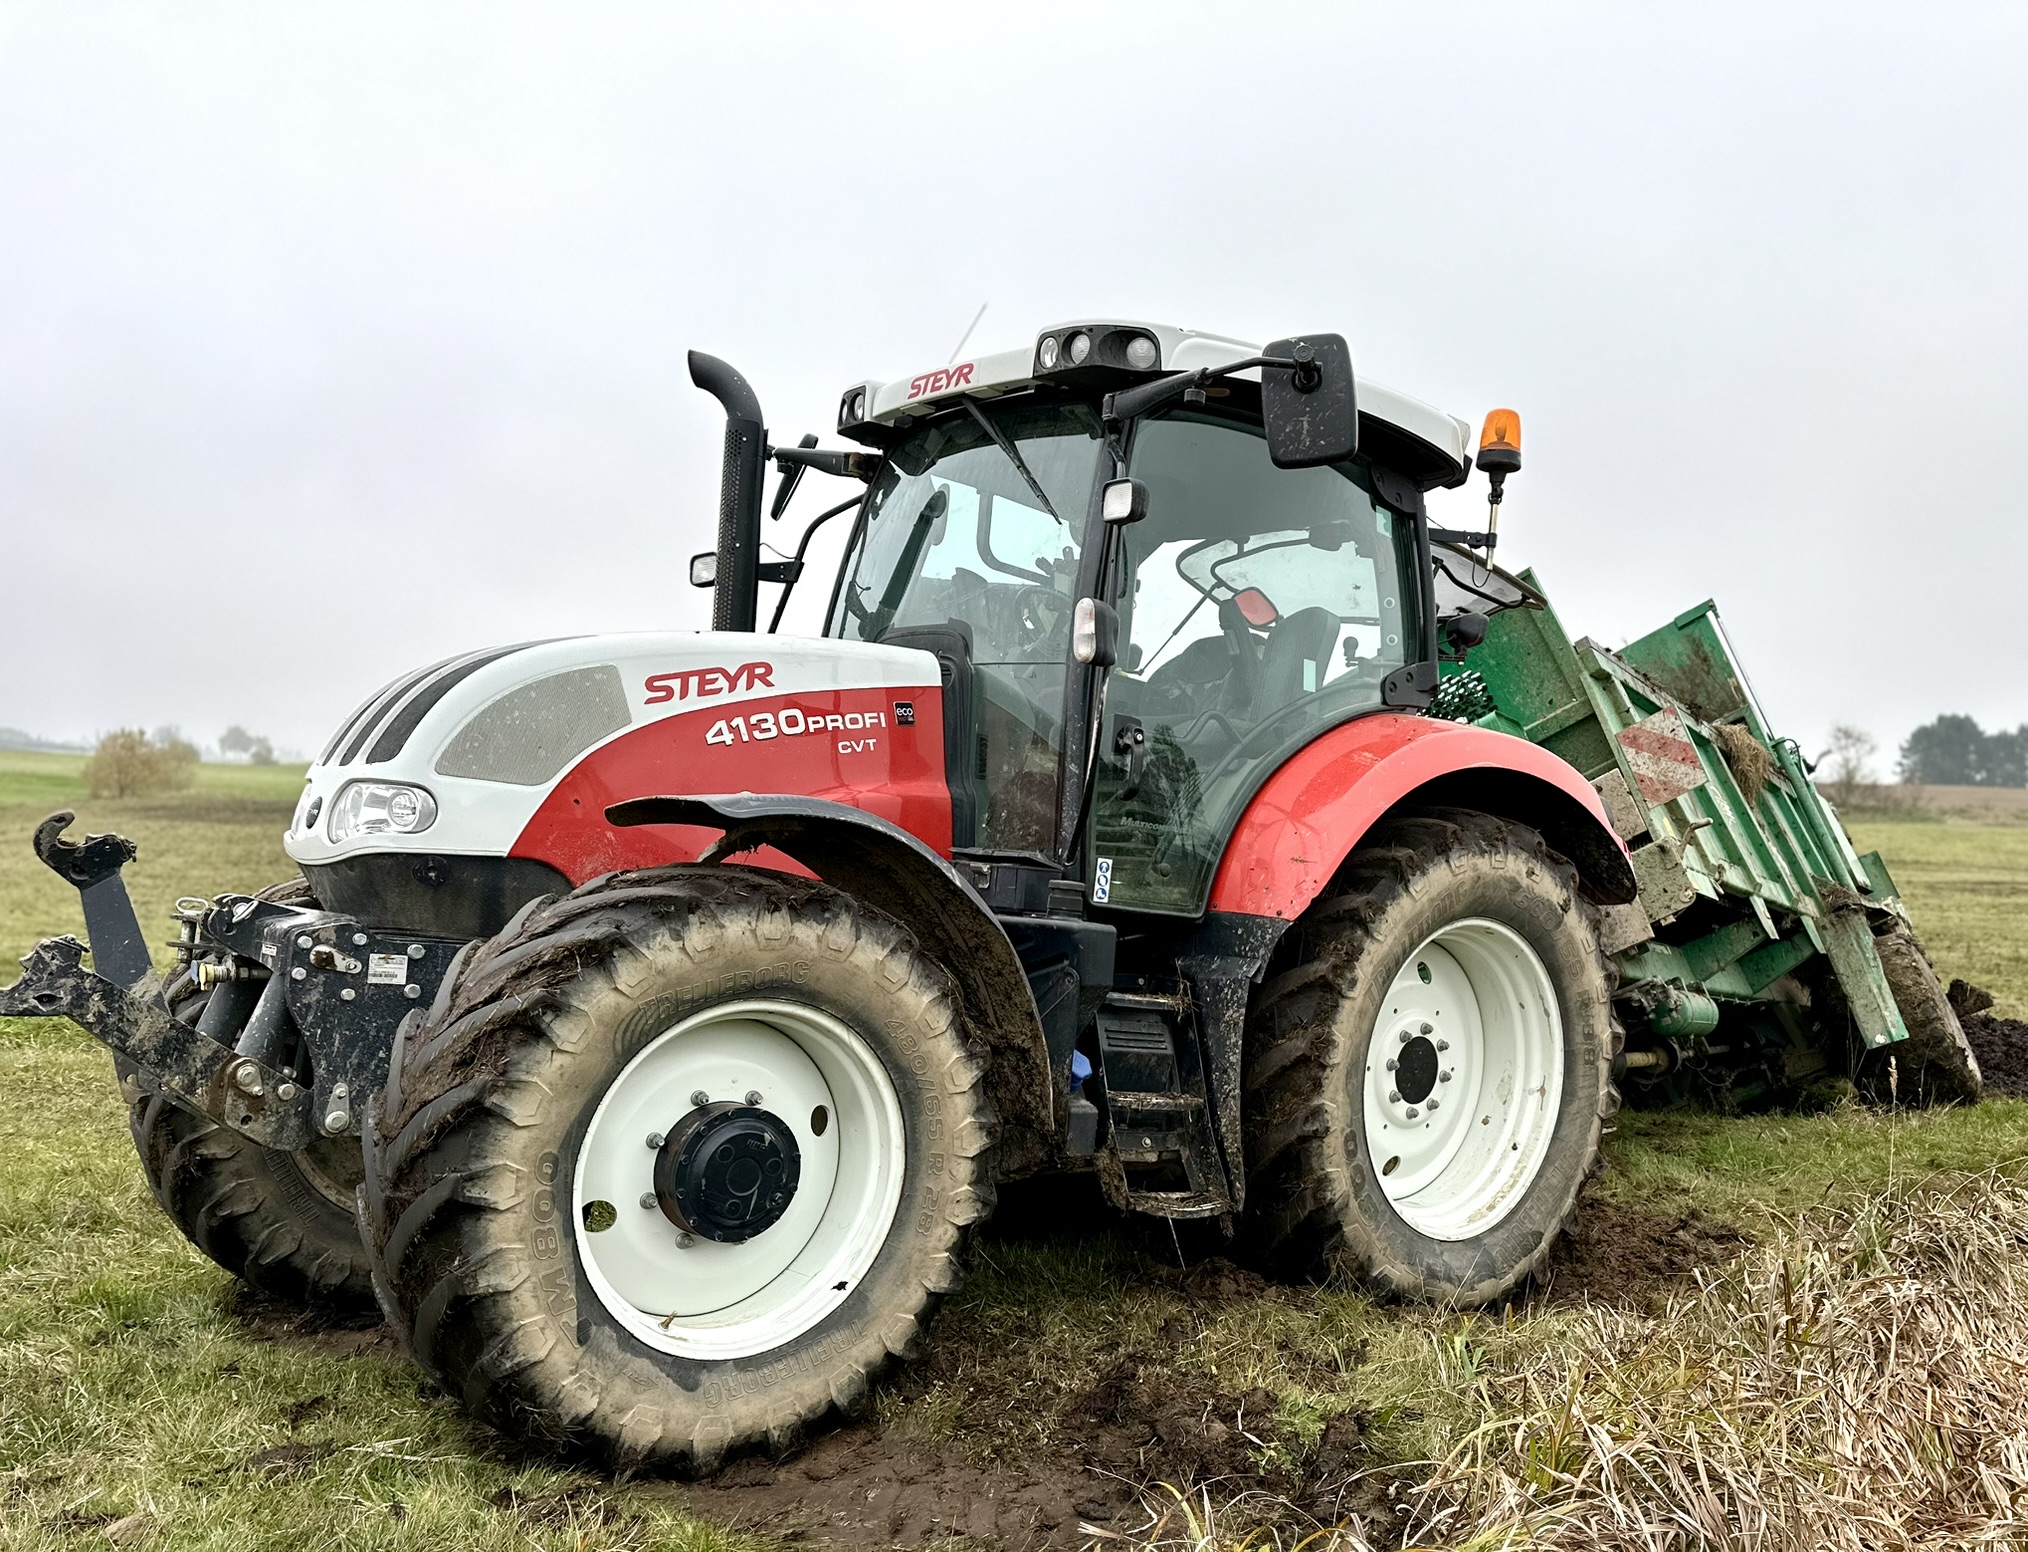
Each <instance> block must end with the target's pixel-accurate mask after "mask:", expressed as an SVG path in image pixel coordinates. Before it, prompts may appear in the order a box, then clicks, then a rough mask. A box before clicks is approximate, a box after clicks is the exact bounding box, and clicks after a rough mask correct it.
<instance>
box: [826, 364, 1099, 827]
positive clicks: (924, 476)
mask: <svg viewBox="0 0 2028 1552" xmlns="http://www.w3.org/2000/svg"><path fill="white" fill-rule="evenodd" d="M986 415H990V416H991V418H992V430H997V431H998V433H999V436H998V437H997V438H996V437H995V436H994V435H992V432H991V431H989V429H988V427H987V426H986V425H985V424H983V423H982V418H983V416H986ZM1003 440H1004V441H1005V443H1006V444H1007V447H1006V448H1003V447H1002V446H1001V442H1002V441H1003ZM1009 448H1011V450H1012V451H1013V452H1014V454H1015V455H1016V456H1015V457H1013V458H1010V457H1009V456H1008V451H1007V449H1009ZM1100 451H1101V441H1100V430H1099V421H1098V415H1097V413H1096V412H1095V411H1094V410H1093V408H1092V407H1091V406H1090V405H1088V404H1075V403H1073V404H1036V403H1032V402H1030V403H1024V404H1018V405H1004V406H1001V407H998V408H994V409H985V410H982V411H980V412H978V413H973V412H970V411H968V412H966V413H963V414H959V415H951V416H945V417H943V418H942V419H940V420H939V421H938V422H937V423H936V424H934V425H932V426H928V427H925V428H924V429H923V430H922V431H920V432H919V433H917V434H916V435H915V436H913V437H911V438H910V439H909V440H908V441H906V442H903V443H901V444H900V445H899V446H897V447H896V448H894V449H893V451H892V452H891V453H890V454H889V455H888V461H887V465H886V467H885V468H884V469H883V470H882V471H881V474H880V477H879V478H878V479H877V480H876V481H875V482H874V485H873V489H872V490H871V491H870V492H869V493H868V496H867V501H866V516H865V518H864V519H863V521H862V522H861V525H860V529H859V533H858V535H857V536H856V538H855V540H854V544H853V550H852V553H851V554H850V555H849V556H848V557H847V558H846V563H845V572H844V577H843V579H842V581H841V582H840V584H839V588H838V597H837V602H836V604H835V605H834V606H833V609H832V614H831V619H830V622H829V625H828V626H827V634H829V635H832V636H842V637H845V638H846V639H848V640H853V641H886V642H893V643H895V644H897V645H912V646H920V647H925V648H928V649H929V650H932V651H944V650H946V649H947V647H948V646H949V644H950V643H951V642H952V641H953V640H956V641H959V642H962V643H963V655H964V656H965V657H966V658H967V659H968V660H969V672H970V674H971V677H972V694H971V696H970V697H969V703H970V705H969V707H968V708H962V709H961V710H963V711H965V712H967V713H969V714H970V715H974V716H975V717H976V724H977V725H976V728H974V729H972V730H970V733H969V735H968V736H970V737H972V738H974V739H975V741H976V748H975V749H974V750H971V751H970V753H971V755H972V758H967V759H963V760H956V759H954V760H953V761H952V770H951V782H952V787H953V800H954V806H955V807H956V808H957V809H958V813H957V815H956V818H955V823H956V828H957V834H956V844H958V845H960V846H968V845H975V846H979V847H983V848H989V849H994V850H1023V851H1043V850H1049V849H1052V848H1053V847H1054V846H1055V844H1056V831H1057V816H1058V809H1057V802H1058V796H1059V792H1060V782H1061V778H1062V745H1063V738H1062V724H1063V715H1064V690H1065V687H1066V684H1067V681H1068V669H1069V662H1070V623H1071V612H1072V610H1073V608H1074V607H1075V605H1076V603H1077V576H1078V559H1079V554H1080V551H1081V549H1082V547H1083V542H1084V530H1085V524H1086V521H1087V516H1088V514H1089V511H1090V507H1091V492H1092V485H1093V481H1094V479H1095V477H1096V475H1097V470H1098V461H1099V455H1100ZM1031 482H1032V483H1031ZM1037 487H1040V489H1039V492H1038V489H1037ZM1052 509H1053V511H1052ZM946 715H947V718H948V717H949V715H950V712H949V711H948V710H947V713H946ZM967 786H975V787H976V789H977V790H976V792H967V791H966V790H963V789H964V788H966V787H967ZM973 799H976V803H975V804H974V802H973ZM970 808H975V809H976V821H974V820H972V819H970V818H968V816H967V811H968V809H970Z"/></svg>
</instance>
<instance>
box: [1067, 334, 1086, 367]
mask: <svg viewBox="0 0 2028 1552" xmlns="http://www.w3.org/2000/svg"><path fill="white" fill-rule="evenodd" d="M1065 349H1066V350H1068V351H1069V353H1070V364H1071V365H1072V366H1083V365H1084V363H1085V358H1086V357H1087V356H1089V355H1090V354H1091V336H1090V335H1089V334H1087V333H1085V332H1084V330H1082V329H1079V330H1078V331H1077V332H1076V333H1075V334H1073V335H1071V337H1070V339H1069V340H1068V341H1067V342H1066V344H1065Z"/></svg>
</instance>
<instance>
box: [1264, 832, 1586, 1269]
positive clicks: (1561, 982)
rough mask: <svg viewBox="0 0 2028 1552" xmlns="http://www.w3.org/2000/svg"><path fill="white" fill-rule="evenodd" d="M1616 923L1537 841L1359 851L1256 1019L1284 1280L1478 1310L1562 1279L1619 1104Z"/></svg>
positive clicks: (1375, 845)
mask: <svg viewBox="0 0 2028 1552" xmlns="http://www.w3.org/2000/svg"><path fill="white" fill-rule="evenodd" d="M1595 922H1596V912H1595V911H1594V909H1593V907H1592V906H1591V905H1590V904H1589V903H1587V902H1586V900H1585V899H1584V898H1583V896H1582V894H1581V893H1580V891H1579V884H1578V878H1577V873H1576V870H1575V869H1573V868H1572V867H1571V866H1570V864H1569V863H1567V862H1565V861H1564V860H1563V859H1562V858H1561V857H1558V856H1557V855H1556V854H1555V853H1553V852H1551V851H1550V850H1549V849H1548V847H1547V846H1545V845H1544V844H1543V841H1542V838H1541V837H1540V836H1539V835H1538V834H1536V832H1535V831H1533V830H1531V829H1529V828H1527V827H1526V826H1524V825H1519V824H1513V823H1509V822H1507V821H1504V820H1499V819H1494V818H1491V817H1489V816H1487V815H1484V814H1478V813H1474V812H1469V811H1464V810H1440V811H1435V812H1432V813H1429V814H1425V815H1420V816H1415V817H1409V818H1403V819H1398V820H1395V821H1392V822H1390V823H1388V824H1387V825H1386V827H1385V828H1384V829H1382V830H1381V831H1380V832H1378V833H1377V834H1375V835H1374V836H1373V837H1372V838H1371V839H1370V840H1369V841H1368V842H1367V843H1366V844H1365V845H1363V846H1362V847H1361V848H1360V849H1359V850H1358V851H1356V852H1354V853H1353V855H1352V857H1351V858H1350V859H1349V860H1348V861H1347V863H1346V865H1345V867H1344V868H1343V869H1342V870H1341V871H1340V873H1339V875H1338V877H1337V879H1336V880H1335V881H1334V885H1333V887H1332V888H1331V889H1330V890H1328V891H1327V892H1326V896H1325V898H1322V899H1320V900H1319V901H1318V902H1317V903H1316V904H1315V905H1313V906H1312V908H1311V909H1310V911H1309V912H1308V913H1307V914H1306V915H1305V916H1304V917H1303V918H1302V919H1301V920H1300V921H1299V922H1298V923H1297V924H1296V925H1295V926H1294V927H1293V928H1291V929H1290V931H1289V933H1288V935H1287V936H1286V937H1285V938H1284V939H1283V942H1282V945H1281V947H1280V948H1279V950H1278V951H1277V954H1276V958H1275V961H1274V962H1273V963H1272V964H1271V965H1270V967H1269V973H1268V978H1267V980H1266V982H1265V983H1264V984H1263V985H1262V986H1261V987H1260V988H1259V989H1258V991H1257V992H1256V993H1255V995H1254V1001H1253V1007H1252V1010H1251V1012H1250V1015H1249V1021H1248V1024H1247V1032H1246V1046H1247V1050H1246V1062H1245V1085H1246V1108H1245V1115H1246V1122H1245V1137H1246V1148H1247V1211H1246V1220H1245V1227H1246V1231H1247V1234H1248V1238H1249V1240H1250V1242H1251V1245H1252V1247H1253V1250H1254V1252H1255V1254H1256V1255H1257V1256H1258V1257H1259V1259H1260V1260H1261V1261H1263V1262H1264V1263H1265V1265H1266V1266H1267V1267H1268V1269H1269V1270H1271V1271H1274V1272H1276V1273H1278V1274H1279V1275H1284V1276H1316V1275H1337V1276H1341V1277H1348V1278H1350V1279H1353V1280H1356V1281H1358V1282H1361V1283H1364V1284H1366V1285H1368V1286H1371V1287H1374V1288H1377V1289H1379V1290H1381V1291H1384V1292H1387V1293H1390V1294H1395V1295H1400V1296H1404V1297H1410V1298H1417V1299H1427V1300H1434V1301H1438V1302H1441V1303H1445V1304H1452V1305H1479V1304H1487V1303H1491V1302H1494V1301H1496V1300H1499V1299H1503V1298H1506V1297H1507V1296H1509V1295H1510V1294H1512V1293H1513V1292H1514V1291H1515V1290H1516V1289H1518V1288H1520V1287H1521V1286H1522V1285H1523V1284H1524V1283H1526V1282H1527V1281H1528V1280H1529V1279H1530V1278H1531V1277H1533V1276H1534V1275H1535V1274H1536V1273H1538V1272H1539V1271H1540V1270H1541V1269H1542V1267H1543V1265H1544V1263H1545V1262H1546V1261H1547V1259H1548V1257H1549V1252H1550V1249H1551V1247H1552V1246H1553V1245H1554V1243H1555V1241H1556V1238H1557V1235H1558V1234H1559V1233H1561V1232H1562V1231H1563V1229H1564V1228H1565V1227H1566V1226H1567V1225H1568V1224H1569V1223H1570V1221H1571V1219H1572V1217H1573V1215H1574V1214H1575V1211H1576V1205H1577V1197H1578V1192H1579V1190H1580V1189H1581V1188H1582V1187H1583V1185H1584V1183H1585V1180H1586V1178H1587V1177H1588V1176H1589V1175H1590V1173H1591V1172H1592V1170H1593V1168H1594V1165H1595V1163H1596V1160H1597V1157H1598V1147H1599V1138H1600V1135H1601V1128H1602V1126H1603V1124H1604V1122H1605V1121H1606V1120H1607V1119H1608V1118H1610V1117H1611V1116H1612V1115H1613V1114H1614V1112H1615V1111H1616V1110H1617V1109H1618V1107H1619V1098H1618V1095H1617V1093H1616V1092H1615V1091H1614V1088H1613V1085H1612V1081H1611V1065H1612V1060H1613V1057H1614V1056H1615V1055H1616V1054H1617V1048H1618V1043H1619V1040H1620V1032H1619V1026H1618V1024H1617V1022H1616V1020H1615V1019H1614V1017H1613V1013H1612V992H1613V987H1614V976H1613V972H1612V968H1611V965H1610V962H1609V961H1608V959H1607V958H1606V956H1605V954H1604V953H1603V952H1601V950H1600V948H1599V941H1598V934H1597V930H1596V925H1595ZM1432 1101H1434V1102H1435V1105H1434V1106H1433V1105H1432Z"/></svg>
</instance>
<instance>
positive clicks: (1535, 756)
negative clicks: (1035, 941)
mask: <svg viewBox="0 0 2028 1552" xmlns="http://www.w3.org/2000/svg"><path fill="white" fill-rule="evenodd" d="M1438 805H1440V806H1444V807H1451V808H1472V809H1478V810H1479V811H1481V812H1483V813H1489V814H1497V815H1499V816H1500V817H1502V818H1504V819H1513V820H1517V821H1519V822H1521V823H1523V824H1527V825H1531V826H1533V827H1534V828H1535V829H1537V830H1539V831H1540V832H1541V833H1542V837H1543V839H1544V840H1546V841H1547V842H1548V843H1549V845H1550V846H1551V847H1553V848H1554V849H1555V850H1556V851H1558V852H1560V853H1562V855H1563V856H1565V857H1567V858H1569V859H1570V861H1571V863H1572V865H1574V866H1575V867H1576V868H1577V870H1578V873H1579V876H1580V877H1581V878H1582V879H1583V880H1584V882H1585V884H1586V886H1587V887H1588V888H1589V890H1590V891H1591V892H1592V893H1593V894H1594V895H1596V896H1597V897H1598V898H1599V899H1600V900H1603V901H1607V902H1610V903H1613V904H1623V903H1625V902H1627V901H1630V900H1632V899H1634V898H1635V896H1636V894H1637V892H1638V891H1637V886H1636V884H1635V881H1634V870H1633V865H1632V863H1630V862H1629V861H1628V859H1627V850H1626V846H1625V844H1624V843H1623V842H1622V841H1621V840H1620V838H1619V836H1618V835H1617V834H1615V833H1614V831H1613V827H1612V824H1611V821H1610V820H1609V819H1608V818H1607V817H1606V811H1605V805H1604V804H1603V803H1602V802H1601V801H1600V800H1599V795H1598V793H1597V792H1595V791H1593V790H1592V786H1591V783H1590V782H1588V781H1586V780H1585V779H1584V777H1583V776H1582V775H1580V774H1579V773H1578V772H1577V770H1576V769H1575V768H1574V767H1573V766H1571V765H1569V764H1567V763H1566V762H1565V761H1563V760H1561V759H1559V758H1557V757H1556V756H1555V755H1553V754H1551V753H1550V752H1549V751H1548V750H1546V749H1543V748H1540V747H1539V746H1537V745H1535V744H1531V743H1529V742H1528V741H1527V740H1526V739H1522V738H1515V737H1513V736H1512V735H1511V734H1507V733H1496V732H1493V731H1492V730H1490V729H1488V728H1480V727H1473V726H1471V725H1469V724H1466V723H1458V722H1443V721H1439V720H1437V719H1435V718H1430V717H1408V716H1398V715H1393V714H1388V713H1383V714H1380V715H1377V716H1371V717H1362V718H1360V719H1359V720H1357V721H1355V722H1348V723H1345V724H1344V725H1342V726H1340V727H1336V728H1333V729H1331V730H1330V731H1329V732H1327V733H1325V734H1324V735H1323V736H1322V737H1320V738H1318V739H1317V740H1316V741H1315V742H1313V743H1311V744H1309V745H1307V746H1306V747H1305V748H1303V749H1301V750H1299V751H1298V752H1297V753H1296V754H1295V755H1293V756H1292V757H1291V758H1290V759H1289V760H1288V761H1287V762H1286V763H1285V764H1283V765H1282V766H1281V768H1280V769H1278V770H1277V771H1276V772H1275V773H1274V774H1273V775H1272V776H1270V777H1269V778H1268V779H1267V782H1266V783H1265V784H1264V785H1263V786H1262V787H1261V789H1260V791H1259V792H1257V793H1255V794H1254V798H1253V801H1252V802H1251V803H1249V804H1248V805H1247V807H1246V810H1245V812H1243V813H1242V814H1241V815H1240V818H1239V823H1238V825H1237V826H1236V827H1235V828H1234V830H1233V834H1232V839H1231V840H1230V841H1229V842H1227V844H1226V848H1225V855H1224V857H1223V858H1222V859H1221V860H1220V862H1219V865H1218V873H1217V875H1216V877H1215V878H1213V880H1212V884H1211V900H1210V908H1211V909H1212V910H1213V911H1236V912H1243V913H1245V914H1248V915H1252V916H1273V917H1279V918H1281V919H1282V920H1285V921H1291V920H1294V919H1295V918H1296V917H1298V916H1300V915H1302V913H1303V912H1304V911H1305V910H1306V909H1307V908H1308V907H1309V904H1310V902H1311V901H1312V900H1314V899H1315V898H1316V897H1317V895H1318V894H1319V892H1321V891H1322V890H1323V888H1324V887H1325V885H1327V884H1328V883H1329V882H1330V881H1331V879H1332V877H1333V876H1334V875H1335V874H1336V873H1337V871H1338V869H1339V867H1340V866H1341V865H1342V864H1343V863H1344V861H1345V859H1346V857H1348V856H1349V855H1350V854H1351V852H1352V850H1353V848H1354V847H1356V846H1357V845H1358V844H1359V843H1360V841H1361V840H1362V839H1363V838H1364V837H1365V836H1366V834H1367V833H1368V832H1369V831H1370V830H1372V828H1373V827H1374V826H1375V825H1376V824H1378V823H1379V822H1380V821H1381V820H1382V819H1384V818H1386V817H1387V816H1388V815H1389V814H1392V813H1396V812H1400V811H1403V810H1407V809H1413V808H1422V807H1431V806H1438Z"/></svg>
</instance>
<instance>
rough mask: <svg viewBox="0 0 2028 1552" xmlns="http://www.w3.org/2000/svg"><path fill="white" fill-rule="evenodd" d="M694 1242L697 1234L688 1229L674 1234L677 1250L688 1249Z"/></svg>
mask: <svg viewBox="0 0 2028 1552" xmlns="http://www.w3.org/2000/svg"><path fill="white" fill-rule="evenodd" d="M696 1243H697V1236H696V1235H695V1234H692V1233H691V1232H690V1231H689V1230H688V1229H685V1230H683V1231H681V1232H680V1233H678V1234H677V1236H676V1248H677V1249H678V1250H688V1249H689V1248H690V1247H691V1246H692V1245H694V1244H696Z"/></svg>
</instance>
